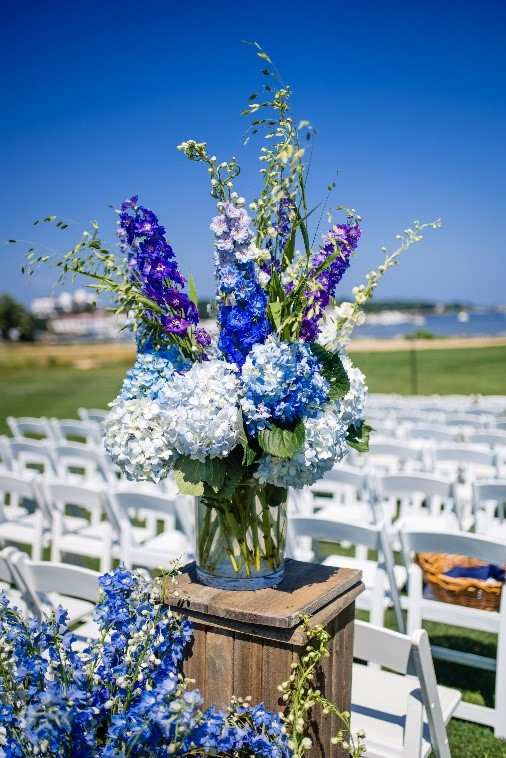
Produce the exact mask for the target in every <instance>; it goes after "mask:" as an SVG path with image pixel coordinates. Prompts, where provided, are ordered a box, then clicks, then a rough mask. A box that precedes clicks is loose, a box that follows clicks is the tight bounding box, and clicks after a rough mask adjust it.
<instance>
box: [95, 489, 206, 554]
mask: <svg viewBox="0 0 506 758" xmlns="http://www.w3.org/2000/svg"><path fill="white" fill-rule="evenodd" d="M107 501H108V504H109V507H110V512H111V519H115V520H116V522H117V524H118V531H119V548H118V556H119V558H120V559H121V561H123V563H124V564H125V565H126V567H127V568H132V567H133V566H143V567H145V568H158V567H160V566H161V567H164V568H168V566H169V563H170V562H171V561H172V560H175V559H176V558H180V557H181V560H182V561H183V562H186V561H188V560H192V559H193V557H194V548H193V540H192V541H190V539H188V537H187V535H186V534H185V532H184V526H183V524H181V519H180V515H181V513H182V510H183V508H191V507H192V506H193V498H191V497H186V496H183V495H178V496H175V497H170V496H167V495H162V494H160V495H153V494H148V493H145V492H132V491H131V490H130V489H127V490H120V489H116V488H113V489H110V490H109V492H108V495H107ZM133 513H136V514H137V515H138V516H139V517H140V518H143V519H145V518H147V522H146V523H147V528H142V527H141V528H139V527H138V526H136V525H135V524H134V523H133V520H132V515H133ZM153 519H155V520H160V521H162V522H165V523H164V527H163V531H162V532H160V533H159V534H153V532H152V529H150V528H149V527H150V524H152V523H153ZM176 520H177V521H178V522H179V524H180V527H181V528H180V529H177V528H175V523H176Z"/></svg>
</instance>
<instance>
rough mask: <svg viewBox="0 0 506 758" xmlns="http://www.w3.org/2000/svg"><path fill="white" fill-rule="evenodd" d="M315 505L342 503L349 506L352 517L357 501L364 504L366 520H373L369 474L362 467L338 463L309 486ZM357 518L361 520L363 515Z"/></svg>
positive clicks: (323, 505)
mask: <svg viewBox="0 0 506 758" xmlns="http://www.w3.org/2000/svg"><path fill="white" fill-rule="evenodd" d="M309 490H310V492H311V493H312V496H313V501H314V506H315V507H320V508H321V507H325V506H330V507H331V506H333V505H342V506H346V507H348V508H349V513H350V518H351V519H353V509H354V508H356V506H357V503H360V504H361V505H363V506H365V510H366V512H367V520H371V521H374V520H376V519H375V514H374V512H373V510H372V505H371V498H370V492H369V490H370V483H369V474H368V472H366V471H364V470H363V469H359V468H355V467H353V466H348V465H346V464H339V465H338V466H335V467H334V468H333V469H331V470H330V471H327V472H326V474H324V476H323V477H322V478H321V479H319V480H318V481H317V482H315V483H314V484H312V485H311V486H310V487H309ZM359 520H363V515H362V514H361V517H360V519H359Z"/></svg>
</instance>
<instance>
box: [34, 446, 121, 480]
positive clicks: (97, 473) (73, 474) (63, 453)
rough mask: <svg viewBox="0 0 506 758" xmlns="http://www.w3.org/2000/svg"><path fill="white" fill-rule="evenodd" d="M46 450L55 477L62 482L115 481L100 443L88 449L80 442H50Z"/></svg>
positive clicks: (111, 468)
mask: <svg viewBox="0 0 506 758" xmlns="http://www.w3.org/2000/svg"><path fill="white" fill-rule="evenodd" d="M48 450H49V452H50V454H51V456H52V458H53V462H54V467H55V469H56V473H57V476H58V477H59V478H60V479H61V480H63V481H68V482H76V483H79V482H86V483H91V484H99V483H101V484H104V483H106V482H116V481H117V478H116V476H115V474H114V471H113V467H112V464H111V463H110V462H109V459H108V458H107V456H106V454H105V451H104V450H103V448H102V444H101V443H100V444H97V445H95V447H90V446H88V445H86V444H83V443H82V442H68V441H67V442H52V443H50V444H49V445H48Z"/></svg>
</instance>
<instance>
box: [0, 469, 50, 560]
mask: <svg viewBox="0 0 506 758" xmlns="http://www.w3.org/2000/svg"><path fill="white" fill-rule="evenodd" d="M50 523H51V518H50V513H49V511H48V509H47V508H46V507H45V503H44V498H43V496H42V493H41V489H40V482H39V479H38V477H36V476H34V475H33V474H29V473H25V474H15V473H13V472H9V471H0V544H2V545H5V544H6V543H10V542H14V543H15V544H16V545H28V546H30V548H31V552H32V558H33V559H34V560H40V558H41V557H42V549H43V547H45V546H46V545H47V544H49V538H50V531H49V529H50Z"/></svg>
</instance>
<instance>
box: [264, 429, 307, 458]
mask: <svg viewBox="0 0 506 758" xmlns="http://www.w3.org/2000/svg"><path fill="white" fill-rule="evenodd" d="M305 437H306V430H305V428H304V423H303V422H302V421H299V422H298V424H297V426H296V427H295V429H293V430H290V429H281V428H280V427H279V426H275V425H274V424H273V425H272V426H271V427H270V428H269V429H263V430H262V431H260V432H258V443H259V445H260V447H261V448H262V450H265V452H266V453H269V454H270V455H275V456H276V457H277V458H290V457H291V456H292V455H293V454H294V453H295V452H296V451H297V450H298V449H299V448H300V447H302V445H303V444H304V439H305Z"/></svg>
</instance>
